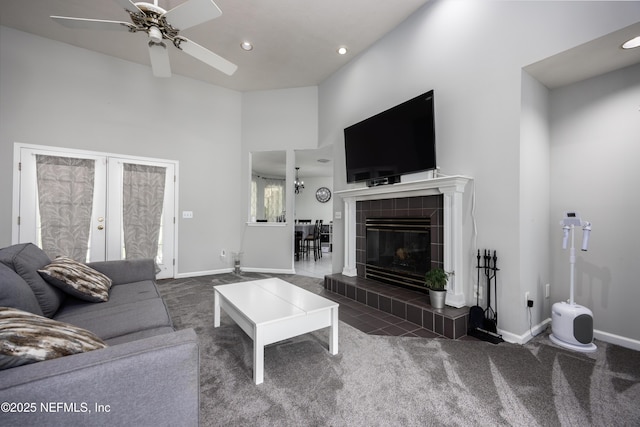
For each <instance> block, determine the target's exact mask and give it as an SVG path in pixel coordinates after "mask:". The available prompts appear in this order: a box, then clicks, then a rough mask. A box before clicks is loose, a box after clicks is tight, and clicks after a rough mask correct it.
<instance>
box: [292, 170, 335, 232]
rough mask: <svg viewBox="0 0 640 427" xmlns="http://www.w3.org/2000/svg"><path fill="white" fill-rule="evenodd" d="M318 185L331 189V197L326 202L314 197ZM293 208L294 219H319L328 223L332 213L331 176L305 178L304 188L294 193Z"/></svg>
mask: <svg viewBox="0 0 640 427" xmlns="http://www.w3.org/2000/svg"><path fill="white" fill-rule="evenodd" d="M320 187H327V188H328V189H329V191H331V199H330V200H329V201H328V202H326V203H320V202H319V201H318V200H317V199H316V190H318V188H320ZM294 208H295V218H296V219H310V220H312V221H315V220H316V219H321V220H322V221H323V222H324V224H328V223H329V222H330V221H331V220H332V215H333V177H312V178H305V179H304V189H303V190H300V193H299V194H296V195H295V207H294Z"/></svg>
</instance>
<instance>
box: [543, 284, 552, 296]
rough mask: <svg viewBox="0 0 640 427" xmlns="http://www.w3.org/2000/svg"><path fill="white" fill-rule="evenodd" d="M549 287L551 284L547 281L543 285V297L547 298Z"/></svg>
mask: <svg viewBox="0 0 640 427" xmlns="http://www.w3.org/2000/svg"><path fill="white" fill-rule="evenodd" d="M550 288H551V285H550V284H549V283H547V284H546V285H544V297H545V298H549V296H550V295H549V289H550Z"/></svg>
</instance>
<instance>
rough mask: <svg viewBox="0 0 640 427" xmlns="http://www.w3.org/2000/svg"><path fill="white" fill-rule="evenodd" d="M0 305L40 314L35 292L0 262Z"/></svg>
mask: <svg viewBox="0 0 640 427" xmlns="http://www.w3.org/2000/svg"><path fill="white" fill-rule="evenodd" d="M0 307H13V308H17V309H20V310H24V311H28V312H29V313H33V314H38V315H40V316H42V310H41V309H40V305H39V304H38V300H37V299H36V296H35V294H34V293H33V291H32V290H31V288H30V287H29V285H27V282H25V281H24V279H23V278H22V277H20V276H19V275H18V273H16V272H15V271H13V270H12V269H10V268H9V267H7V266H6V265H4V264H2V263H0Z"/></svg>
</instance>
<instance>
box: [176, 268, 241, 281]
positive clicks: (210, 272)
mask: <svg viewBox="0 0 640 427" xmlns="http://www.w3.org/2000/svg"><path fill="white" fill-rule="evenodd" d="M225 273H233V268H221V269H220V270H206V271H192V272H190V273H178V274H176V275H175V278H176V279H188V278H189V277H199V276H210V275H213V274H225Z"/></svg>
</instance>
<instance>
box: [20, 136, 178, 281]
mask: <svg viewBox="0 0 640 427" xmlns="http://www.w3.org/2000/svg"><path fill="white" fill-rule="evenodd" d="M16 150H19V153H18V156H19V165H20V167H19V186H18V190H17V191H19V198H18V204H19V206H18V217H19V222H18V227H17V242H18V243H24V242H32V243H34V244H36V245H38V246H40V247H43V246H42V241H43V229H42V223H41V218H42V216H41V212H40V203H39V196H38V194H39V193H38V191H39V189H38V160H37V159H38V156H51V157H52V158H66V160H69V159H83V160H87V161H88V163H89V164H92V166H93V168H92V170H93V171H94V176H93V182H92V183H91V184H86V185H93V189H92V196H93V197H92V199H93V200H92V201H91V202H90V203H88V205H90V210H91V213H90V219H89V228H90V229H89V234H88V246H87V249H86V261H88V262H90V261H105V260H118V259H126V258H127V247H126V246H127V245H125V240H126V239H125V231H124V230H125V223H126V222H127V221H128V223H129V224H130V223H131V220H129V216H132V215H135V214H134V213H131V212H130V211H131V209H126V207H127V206H130V205H132V203H131V197H137V198H144V199H145V200H141V202H142V203H141V205H145V204H148V203H147V200H146V199H147V196H146V194H141V192H140V191H133V192H132V191H128V192H127V191H124V189H125V187H126V186H127V185H128V184H127V183H126V182H125V181H126V180H127V178H126V176H127V175H126V174H127V172H126V171H129V170H131V169H132V167H138V168H145V167H146V168H147V169H152V170H154V171H159V172H161V175H157V176H158V177H160V178H156V181H158V179H159V180H160V181H164V182H161V183H160V184H163V185H162V187H163V188H160V192H161V194H160V202H159V203H161V206H157V207H156V210H158V209H161V213H160V211H158V215H159V218H155V219H153V220H152V218H146V217H141V218H137V219H136V218H134V220H137V221H139V224H138V225H137V227H138V228H140V227H143V228H144V227H145V226H147V224H146V222H147V220H148V221H149V222H153V223H154V225H152V226H151V227H153V228H154V230H153V231H154V232H155V233H157V236H158V238H157V245H158V250H157V253H155V254H154V255H155V257H154V258H155V262H156V266H157V269H158V270H159V271H158V274H157V278H170V277H173V276H174V239H175V236H174V233H175V230H174V228H175V226H174V216H175V174H176V165H177V163H176V162H171V161H164V160H155V159H143V158H135V157H127V156H118V155H104V154H102V153H93V152H85V151H76V150H66V149H58V148H53V147H44V146H16ZM40 159H42V157H40ZM78 161H80V162H81V161H82V160H78ZM41 173H42V172H41ZM41 185H42V183H41ZM129 187H131V185H130V184H129ZM137 187H140V186H137ZM42 191H43V188H40V194H42ZM45 191H46V190H45ZM125 193H126V195H125ZM127 197H128V199H127ZM125 199H126V200H129V202H128V205H127V206H125V204H127V202H126V201H125ZM14 200H16V198H15V197H14ZM136 212H145V210H144V209H143V210H142V211H140V210H137V211H136ZM68 217H74V216H73V215H69V216H68ZM67 219H68V218H67ZM68 220H69V221H72V219H68ZM73 220H75V219H73ZM129 227H131V226H129ZM143 233H145V231H144V230H143ZM154 236H155V235H154ZM143 237H146V236H143ZM132 239H133V243H131V242H132ZM135 240H136V238H135V234H134V235H133V237H128V241H129V248H130V250H129V252H130V255H131V253H133V252H134V251H133V249H132V246H135ZM55 255H56V254H49V256H55ZM57 255H60V254H57ZM65 255H67V254H65ZM82 256H83V258H84V253H83V255H82ZM130 258H131V256H130ZM82 260H83V261H84V259H82Z"/></svg>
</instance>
